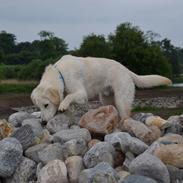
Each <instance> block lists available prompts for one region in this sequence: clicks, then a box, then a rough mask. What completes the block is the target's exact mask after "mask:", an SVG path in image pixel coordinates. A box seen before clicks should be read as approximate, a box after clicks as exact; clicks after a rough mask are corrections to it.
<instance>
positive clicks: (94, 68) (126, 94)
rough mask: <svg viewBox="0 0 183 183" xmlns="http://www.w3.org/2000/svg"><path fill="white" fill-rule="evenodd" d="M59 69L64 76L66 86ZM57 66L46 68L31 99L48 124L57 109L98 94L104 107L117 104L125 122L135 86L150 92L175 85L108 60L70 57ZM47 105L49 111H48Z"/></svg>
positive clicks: (81, 101)
mask: <svg viewBox="0 0 183 183" xmlns="http://www.w3.org/2000/svg"><path fill="white" fill-rule="evenodd" d="M55 66H56V67H57V69H59V71H60V72H61V73H62V75H63V77H64V80H65V86H64V82H63V80H62V79H60V76H59V72H58V70H57V69H56V68H55ZM55 66H48V67H47V68H46V70H45V72H44V74H43V76H42V79H41V81H40V84H39V85H38V86H37V87H36V88H35V89H34V91H33V92H32V95H31V98H32V100H33V102H34V103H35V104H36V105H37V106H38V107H40V109H41V112H42V118H43V120H46V121H48V120H49V119H51V118H52V117H53V116H54V115H55V113H56V111H57V109H58V110H60V111H64V110H67V109H68V107H69V105H70V104H71V103H73V102H76V103H84V102H86V101H87V100H88V98H92V97H94V96H95V95H97V94H99V96H100V100H101V101H102V103H103V104H104V105H105V104H115V105H116V107H117V109H118V111H119V114H120V116H121V118H122V119H125V118H127V117H129V115H130V111H131V106H132V102H133V100H134V93H135V85H137V86H138V87H141V88H146V87H147V88H149V87H153V86H158V85H168V84H171V81H170V80H169V79H168V78H165V77H162V76H159V75H148V76H138V75H136V74H135V73H133V72H131V71H129V70H128V69H127V68H126V67H124V66H123V65H121V64H120V63H119V62H116V61H114V60H110V59H105V58H92V57H86V58H83V57H74V56H71V55H66V56H63V57H62V58H61V59H60V60H59V61H58V62H56V63H55ZM64 91H66V93H67V95H66V96H64ZM45 104H49V107H47V108H45V107H44V105H45Z"/></svg>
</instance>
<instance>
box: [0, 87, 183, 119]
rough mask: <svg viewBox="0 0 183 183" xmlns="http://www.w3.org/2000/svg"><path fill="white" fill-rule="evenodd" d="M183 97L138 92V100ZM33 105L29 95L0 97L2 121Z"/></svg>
mask: <svg viewBox="0 0 183 183" xmlns="http://www.w3.org/2000/svg"><path fill="white" fill-rule="evenodd" d="M172 96H177V97H181V96H183V88H168V89H145V90H137V91H136V98H138V99H141V98H156V97H172ZM29 105H32V102H31V100H30V95H29V94H5V95H0V119H2V118H7V117H8V116H9V115H10V114H12V113H13V112H15V111H13V110H12V108H13V107H23V106H29Z"/></svg>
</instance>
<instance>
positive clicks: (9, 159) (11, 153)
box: [0, 137, 23, 177]
mask: <svg viewBox="0 0 183 183" xmlns="http://www.w3.org/2000/svg"><path fill="white" fill-rule="evenodd" d="M0 147H1V148H0V177H10V176H11V175H13V173H14V172H15V170H16V168H17V166H18V164H19V163H20V162H21V160H22V153H23V149H22V146H21V144H20V142H19V141H18V140H17V139H15V138H11V137H8V138H5V139H3V140H1V141H0Z"/></svg>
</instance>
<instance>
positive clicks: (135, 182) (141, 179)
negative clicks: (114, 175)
mask: <svg viewBox="0 0 183 183" xmlns="http://www.w3.org/2000/svg"><path fill="white" fill-rule="evenodd" d="M119 183H158V182H157V181H155V180H154V179H151V178H149V177H145V176H141V175H129V176H128V177H127V178H126V179H124V180H123V181H120V182H119Z"/></svg>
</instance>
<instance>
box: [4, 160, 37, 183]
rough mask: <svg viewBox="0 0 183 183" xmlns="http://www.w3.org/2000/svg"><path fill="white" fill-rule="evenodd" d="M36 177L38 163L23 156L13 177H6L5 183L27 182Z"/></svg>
mask: <svg viewBox="0 0 183 183" xmlns="http://www.w3.org/2000/svg"><path fill="white" fill-rule="evenodd" d="M35 178H36V163H35V162H34V161H32V160H30V159H28V158H26V157H23V158H22V161H21V163H20V164H19V165H18V167H17V169H16V171H15V173H14V174H13V176H12V177H10V178H7V179H5V183H26V182H29V181H31V180H35Z"/></svg>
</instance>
